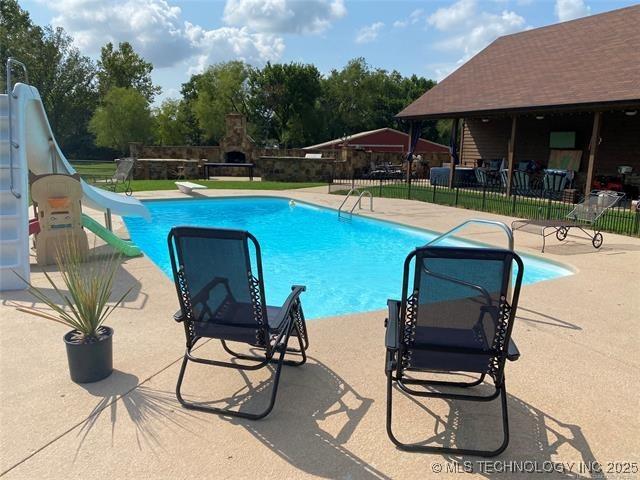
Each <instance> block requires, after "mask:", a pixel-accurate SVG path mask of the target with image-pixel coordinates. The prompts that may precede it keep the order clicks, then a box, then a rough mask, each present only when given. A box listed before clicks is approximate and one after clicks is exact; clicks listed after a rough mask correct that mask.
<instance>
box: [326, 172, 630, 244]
mask: <svg viewBox="0 0 640 480" xmlns="http://www.w3.org/2000/svg"><path fill="white" fill-rule="evenodd" d="M351 188H357V189H359V190H360V191H362V190H368V191H369V192H371V194H372V195H373V196H374V197H384V198H401V199H409V200H419V201H423V202H429V203H435V204H439V205H448V206H452V207H459V208H467V209H470V210H478V211H481V212H490V213H497V214H502V215H508V216H511V217H518V218H526V219H531V220H539V219H546V220H559V219H563V218H565V217H567V215H569V214H570V213H571V211H572V210H573V209H574V208H575V207H576V205H577V204H578V203H580V202H581V201H582V200H583V198H582V196H580V195H578V194H577V193H576V192H575V190H563V191H547V190H543V189H527V190H524V189H518V188H514V189H513V190H512V194H511V195H509V196H508V195H507V194H506V189H505V188H504V187H503V186H502V185H500V184H493V185H479V184H477V183H464V184H463V183H461V182H458V183H457V184H456V186H455V187H453V188H449V187H448V186H445V185H432V184H431V183H430V181H429V180H428V179H422V178H419V179H416V178H413V179H411V181H410V182H407V180H406V179H404V178H398V177H396V178H377V179H372V178H348V179H333V180H332V182H331V183H330V184H329V193H335V194H346V193H347V192H348V191H349V189H351ZM594 227H596V228H597V229H598V230H603V231H608V232H613V233H620V234H623V235H634V236H638V235H639V234H640V212H639V211H638V210H637V209H636V208H634V206H633V205H632V202H631V201H630V200H629V199H625V198H623V199H622V200H621V201H620V202H618V204H616V205H615V206H614V207H612V208H610V209H608V210H607V211H606V212H605V213H604V214H603V215H602V216H601V217H600V218H599V219H598V220H597V221H596V223H595V225H594Z"/></svg>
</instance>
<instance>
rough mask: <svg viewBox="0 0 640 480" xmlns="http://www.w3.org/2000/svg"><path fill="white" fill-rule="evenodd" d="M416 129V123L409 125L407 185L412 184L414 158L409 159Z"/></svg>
mask: <svg viewBox="0 0 640 480" xmlns="http://www.w3.org/2000/svg"><path fill="white" fill-rule="evenodd" d="M414 128H416V123H415V122H410V123H409V138H408V139H407V176H406V178H405V180H406V181H407V185H410V184H411V166H412V165H411V164H412V163H413V157H412V158H409V152H411V139H412V138H413V129H414Z"/></svg>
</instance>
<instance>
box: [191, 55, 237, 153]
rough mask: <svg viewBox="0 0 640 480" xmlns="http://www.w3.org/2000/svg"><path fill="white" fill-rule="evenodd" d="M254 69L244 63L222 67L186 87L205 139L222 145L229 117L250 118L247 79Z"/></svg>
mask: <svg viewBox="0 0 640 480" xmlns="http://www.w3.org/2000/svg"><path fill="white" fill-rule="evenodd" d="M249 70H250V67H249V66H248V65H247V64H245V63H243V62H240V61H232V62H224V63H218V64H215V65H212V66H210V67H209V68H208V69H207V70H206V71H205V72H204V73H201V74H199V75H194V76H192V77H191V80H190V82H189V83H188V84H185V85H183V92H186V93H187V95H188V97H187V95H185V99H187V98H188V101H190V102H191V103H190V104H191V108H192V111H193V115H194V117H195V118H196V120H197V122H198V125H199V127H200V129H201V130H202V132H203V134H204V137H205V138H206V139H208V140H209V141H212V142H218V141H219V140H220V139H221V138H222V136H223V135H224V133H225V120H224V119H225V115H226V114H227V113H231V112H239V113H242V114H244V115H247V114H248V110H247V95H248V93H247V77H248V76H249Z"/></svg>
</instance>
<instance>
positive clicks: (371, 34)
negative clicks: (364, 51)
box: [356, 22, 384, 43]
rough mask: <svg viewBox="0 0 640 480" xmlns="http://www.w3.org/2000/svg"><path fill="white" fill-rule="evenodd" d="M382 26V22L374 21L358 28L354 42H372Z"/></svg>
mask: <svg viewBox="0 0 640 480" xmlns="http://www.w3.org/2000/svg"><path fill="white" fill-rule="evenodd" d="M383 27H384V23H382V22H375V23H372V24H371V25H369V26H366V27H362V28H361V29H360V30H358V34H357V35H356V43H370V42H373V41H374V40H375V39H376V38H378V35H379V34H380V30H382V28H383Z"/></svg>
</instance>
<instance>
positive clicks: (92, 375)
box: [14, 241, 131, 383]
mask: <svg viewBox="0 0 640 480" xmlns="http://www.w3.org/2000/svg"><path fill="white" fill-rule="evenodd" d="M56 264H57V266H58V269H59V271H60V275H61V277H62V280H61V285H57V284H56V282H55V281H54V280H53V279H52V278H51V276H50V274H49V273H47V272H46V271H44V272H43V273H44V276H45V278H46V279H47V281H48V282H49V284H50V285H51V287H53V291H54V292H55V293H56V294H57V295H56V297H54V298H52V297H50V296H49V295H48V294H47V293H45V292H44V290H42V289H41V288H38V287H36V286H34V285H33V284H32V283H30V282H27V281H26V280H24V279H23V280H24V281H25V282H26V283H27V284H28V285H29V292H30V293H31V294H32V295H33V296H34V297H35V298H36V299H37V300H39V301H40V302H42V303H43V304H44V305H46V306H47V307H49V309H50V310H43V309H42V308H32V307H26V306H22V305H17V304H14V306H15V307H16V308H17V309H18V310H19V311H21V312H25V313H28V314H31V315H35V316H37V317H41V318H44V319H47V320H51V321H53V322H57V323H61V324H62V325H65V326H66V327H69V328H71V331H69V332H67V333H66V334H65V335H64V337H63V340H64V343H65V345H66V349H67V359H68V361H69V373H70V375H71V380H73V381H74V382H76V383H89V382H97V381H98V380H102V379H103V378H106V377H108V376H109V375H110V374H111V372H112V371H113V355H112V353H113V350H112V337H113V329H112V328H110V327H107V326H105V325H104V322H105V320H107V318H109V316H110V315H111V314H112V313H113V311H114V310H115V309H116V308H118V306H120V305H121V304H122V302H123V301H124V300H125V298H126V297H127V295H128V294H129V293H130V292H131V288H129V289H128V290H127V291H126V292H125V293H124V294H123V295H122V296H121V297H119V298H118V299H117V300H116V301H115V302H109V300H110V298H111V296H112V293H113V283H114V279H115V276H116V272H117V271H118V268H119V266H120V255H118V254H108V255H104V256H99V257H98V256H92V257H91V256H86V255H83V253H82V251H81V250H80V249H78V248H75V244H74V242H72V241H67V242H62V243H61V244H60V245H59V247H58V249H57V251H56ZM60 300H62V302H60Z"/></svg>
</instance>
